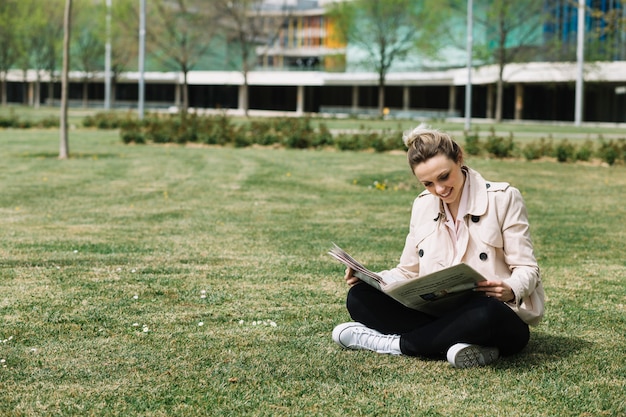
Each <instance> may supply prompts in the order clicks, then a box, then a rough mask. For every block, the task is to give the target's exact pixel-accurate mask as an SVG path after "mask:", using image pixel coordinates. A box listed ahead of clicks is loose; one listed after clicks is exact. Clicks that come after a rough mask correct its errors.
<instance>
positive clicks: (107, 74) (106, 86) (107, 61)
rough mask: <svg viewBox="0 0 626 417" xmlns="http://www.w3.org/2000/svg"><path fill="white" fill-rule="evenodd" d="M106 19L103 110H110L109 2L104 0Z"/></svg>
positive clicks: (109, 0)
mask: <svg viewBox="0 0 626 417" xmlns="http://www.w3.org/2000/svg"><path fill="white" fill-rule="evenodd" d="M106 5H107V17H106V32H107V34H106V35H107V42H106V45H105V53H104V109H105V110H110V109H111V0H106Z"/></svg>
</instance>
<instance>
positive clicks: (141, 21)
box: [137, 0, 146, 120]
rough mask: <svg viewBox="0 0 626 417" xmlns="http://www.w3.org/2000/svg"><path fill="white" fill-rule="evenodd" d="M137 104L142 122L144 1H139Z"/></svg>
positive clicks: (143, 96) (144, 36) (138, 115)
mask: <svg viewBox="0 0 626 417" xmlns="http://www.w3.org/2000/svg"><path fill="white" fill-rule="evenodd" d="M139 1H140V6H139V102H138V104H137V117H138V118H139V120H143V107H144V101H145V95H146V94H145V87H146V82H145V79H144V63H145V50H146V0H139Z"/></svg>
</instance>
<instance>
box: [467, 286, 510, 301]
mask: <svg viewBox="0 0 626 417" xmlns="http://www.w3.org/2000/svg"><path fill="white" fill-rule="evenodd" d="M474 291H480V292H483V293H485V295H486V296H488V297H493V298H496V299H498V300H500V301H502V302H505V303H511V302H513V301H515V293H514V292H513V290H512V289H511V287H509V286H508V284H507V283H505V282H504V281H480V282H477V283H476V288H475V289H474Z"/></svg>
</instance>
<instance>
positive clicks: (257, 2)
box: [214, 0, 290, 117]
mask: <svg viewBox="0 0 626 417" xmlns="http://www.w3.org/2000/svg"><path fill="white" fill-rule="evenodd" d="M214 3H215V9H216V12H217V15H218V16H219V21H220V26H221V27H222V28H223V29H224V31H223V32H224V33H225V34H226V38H227V41H228V44H229V46H230V47H232V48H234V49H235V50H236V51H237V54H236V55H237V56H238V58H239V62H238V66H239V70H240V71H241V74H242V75H243V87H242V94H241V95H240V100H241V103H240V107H241V108H242V109H243V110H244V112H245V115H246V117H247V116H248V110H249V99H248V90H249V88H248V74H249V72H250V71H251V70H252V69H253V68H254V66H255V65H256V57H257V54H256V49H257V47H259V46H262V45H265V46H270V45H271V44H273V42H274V40H275V39H276V37H277V36H278V33H279V30H280V28H281V25H282V23H283V21H284V20H285V19H289V15H290V13H289V10H288V8H287V1H286V0H284V1H283V5H282V7H281V8H280V11H278V13H276V14H273V15H270V14H264V13H263V12H264V7H263V6H264V1H263V0H214ZM231 65H233V60H231Z"/></svg>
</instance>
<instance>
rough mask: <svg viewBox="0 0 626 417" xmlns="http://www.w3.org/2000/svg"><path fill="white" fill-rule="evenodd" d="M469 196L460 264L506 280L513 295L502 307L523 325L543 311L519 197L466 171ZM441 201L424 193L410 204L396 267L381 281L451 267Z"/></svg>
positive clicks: (534, 321) (450, 245) (507, 187)
mask: <svg viewBox="0 0 626 417" xmlns="http://www.w3.org/2000/svg"><path fill="white" fill-rule="evenodd" d="M464 169H467V172H468V179H469V181H470V195H469V200H468V215H467V216H465V222H466V225H467V227H468V230H469V241H468V243H467V247H466V248H465V251H464V254H463V255H462V257H461V258H460V259H461V262H465V263H467V264H468V265H470V266H471V267H472V268H474V269H476V270H477V271H478V272H480V273H481V274H482V275H483V276H484V277H485V278H487V279H489V280H503V281H505V282H506V283H507V284H508V285H509V286H510V287H511V288H512V290H513V292H514V293H515V301H513V302H511V303H507V305H508V306H509V307H510V308H511V309H513V310H514V311H515V312H516V313H517V315H518V316H519V317H520V318H521V319H522V320H523V321H524V322H526V323H528V324H530V325H536V324H538V323H539V321H540V320H541V318H542V316H543V313H544V291H543V287H542V285H541V277H540V273H539V267H538V265H537V261H536V259H535V256H534V253H533V246H532V242H531V239H530V230H529V224H528V215H527V212H526V206H525V204H524V200H523V198H522V195H521V193H520V192H519V190H517V189H516V188H514V187H512V186H510V185H509V184H507V183H502V182H489V181H486V180H485V179H484V178H483V177H482V176H481V175H480V174H479V173H478V172H476V171H474V170H472V169H469V168H464ZM445 217H446V215H445V211H444V209H443V203H442V202H441V200H440V199H439V198H438V197H436V196H434V195H432V194H431V193H430V192H428V191H424V192H422V193H421V194H420V195H419V196H418V197H417V198H416V199H415V201H414V203H413V210H412V214H411V224H410V229H409V233H408V236H407V238H406V244H405V246H404V250H403V252H402V256H401V257H400V262H399V264H398V265H397V267H396V268H394V269H391V270H388V271H382V272H381V275H383V277H384V278H385V279H386V280H389V281H393V280H398V279H411V278H415V277H417V276H422V275H426V274H429V273H431V272H435V271H438V270H440V269H443V268H445V267H448V266H451V265H452V263H453V257H454V249H453V245H454V242H453V241H452V238H451V237H450V234H449V232H448V230H447V228H446V225H445V221H446V218H445Z"/></svg>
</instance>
